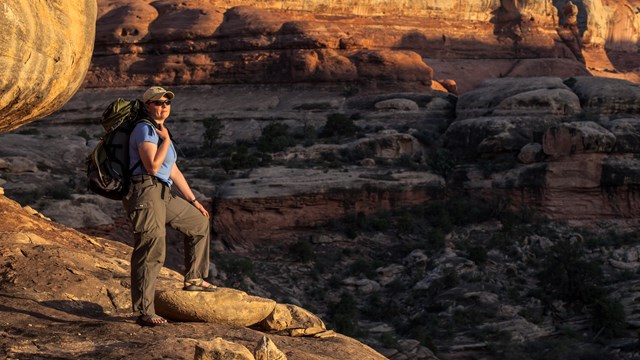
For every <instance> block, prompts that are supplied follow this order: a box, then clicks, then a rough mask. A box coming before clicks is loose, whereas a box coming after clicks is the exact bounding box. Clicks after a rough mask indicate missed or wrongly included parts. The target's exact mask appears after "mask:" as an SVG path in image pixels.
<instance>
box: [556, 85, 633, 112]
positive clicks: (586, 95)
mask: <svg viewBox="0 0 640 360" xmlns="http://www.w3.org/2000/svg"><path fill="white" fill-rule="evenodd" d="M564 83H565V84H567V85H568V86H569V87H570V88H571V90H573V92H575V93H576V95H578V98H579V99H580V104H581V105H582V109H583V110H584V111H585V112H586V113H591V114H595V115H599V116H612V115H613V116H615V117H618V118H620V117H623V116H624V115H633V116H635V115H637V114H639V113H640V85H638V84H636V83H632V82H630V81H627V80H620V79H609V78H603V77H590V76H578V77H574V78H569V79H567V80H566V81H565V82H564Z"/></svg>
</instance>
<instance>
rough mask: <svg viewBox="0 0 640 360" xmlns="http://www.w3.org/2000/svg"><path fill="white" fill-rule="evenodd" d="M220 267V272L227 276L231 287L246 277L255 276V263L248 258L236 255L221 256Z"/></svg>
mask: <svg viewBox="0 0 640 360" xmlns="http://www.w3.org/2000/svg"><path fill="white" fill-rule="evenodd" d="M218 265H219V267H220V270H221V271H223V272H224V273H225V274H226V275H227V282H228V283H229V284H230V285H233V284H234V283H235V282H237V281H241V280H242V279H243V278H244V277H252V276H253V262H252V261H251V259H249V258H246V257H242V256H235V255H226V256H220V258H219V261H218Z"/></svg>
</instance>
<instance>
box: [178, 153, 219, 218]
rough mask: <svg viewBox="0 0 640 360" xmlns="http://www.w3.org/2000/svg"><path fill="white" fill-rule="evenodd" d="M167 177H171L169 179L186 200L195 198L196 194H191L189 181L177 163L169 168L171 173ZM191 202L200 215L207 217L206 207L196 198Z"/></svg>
mask: <svg viewBox="0 0 640 360" xmlns="http://www.w3.org/2000/svg"><path fill="white" fill-rule="evenodd" d="M169 177H170V178H171V180H172V181H173V184H174V185H175V186H176V187H177V188H178V190H179V191H180V193H181V194H182V196H184V197H185V198H186V200H187V201H189V202H191V201H192V200H194V199H196V196H195V195H193V191H191V188H190V187H189V183H187V179H185V178H184V175H183V174H182V171H180V169H178V165H175V164H174V165H173V168H172V169H171V174H170V175H169ZM192 204H193V206H195V207H196V208H197V209H198V210H200V212H201V213H202V215H204V216H206V217H209V212H208V211H207V209H205V208H204V206H202V204H200V202H199V201H198V200H196V201H195V202H192Z"/></svg>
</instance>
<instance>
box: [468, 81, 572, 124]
mask: <svg viewBox="0 0 640 360" xmlns="http://www.w3.org/2000/svg"><path fill="white" fill-rule="evenodd" d="M456 112H457V119H458V120H462V119H468V118H472V117H478V116H526V115H533V114H536V115H540V116H556V117H558V116H559V117H562V116H569V115H573V114H576V113H578V112H580V101H579V100H578V97H577V96H576V95H575V94H574V93H572V92H571V89H569V87H567V86H566V85H565V84H564V83H563V82H562V79H560V78H555V77H535V78H502V79H491V80H486V81H484V82H482V84H481V85H480V86H479V87H478V88H476V89H474V90H472V91H468V92H466V93H464V94H462V96H460V98H459V99H458V103H457V107H456Z"/></svg>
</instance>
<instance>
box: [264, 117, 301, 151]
mask: <svg viewBox="0 0 640 360" xmlns="http://www.w3.org/2000/svg"><path fill="white" fill-rule="evenodd" d="M293 145H295V141H294V139H293V137H291V135H289V125H287V124H283V123H271V124H269V125H267V126H265V128H264V129H262V135H261V136H260V138H258V144H257V147H258V150H259V151H262V152H269V153H273V152H278V151H282V150H284V149H286V148H288V147H290V146H293Z"/></svg>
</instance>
